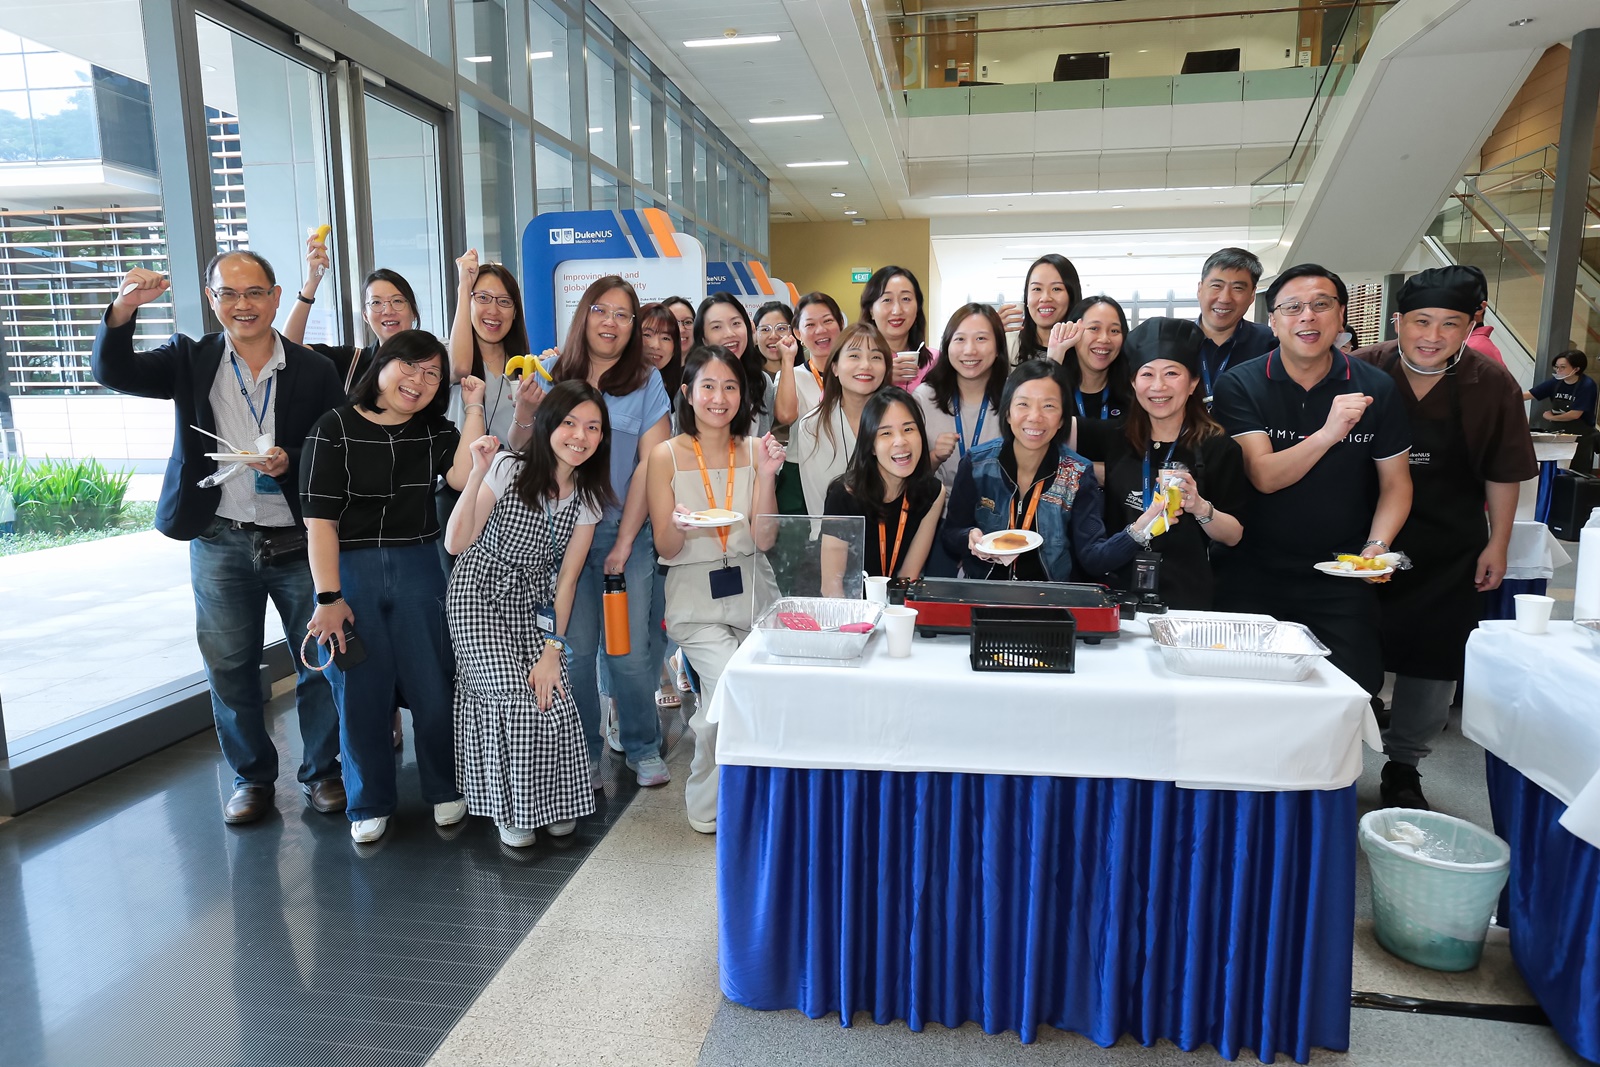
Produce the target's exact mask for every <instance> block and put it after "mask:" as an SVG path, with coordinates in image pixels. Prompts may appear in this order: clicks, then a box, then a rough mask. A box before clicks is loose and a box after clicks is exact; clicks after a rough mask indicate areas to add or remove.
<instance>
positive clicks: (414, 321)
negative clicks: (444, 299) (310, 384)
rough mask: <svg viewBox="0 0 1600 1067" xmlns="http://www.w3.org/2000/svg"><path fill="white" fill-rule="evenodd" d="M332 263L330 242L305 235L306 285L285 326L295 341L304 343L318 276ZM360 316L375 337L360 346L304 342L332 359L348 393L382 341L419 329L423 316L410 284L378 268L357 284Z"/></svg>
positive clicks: (369, 363) (287, 333)
mask: <svg viewBox="0 0 1600 1067" xmlns="http://www.w3.org/2000/svg"><path fill="white" fill-rule="evenodd" d="M331 265H332V260H331V259H330V258H329V256H328V246H327V244H326V243H324V242H323V241H320V240H318V239H317V238H316V237H308V238H306V283H305V284H304V285H302V286H301V287H300V296H299V298H298V299H296V300H295V302H294V305H293V306H292V307H291V308H290V309H289V320H288V321H287V322H285V323H284V324H283V336H284V337H285V339H287V340H290V341H293V342H294V343H295V344H297V345H298V344H304V343H305V336H306V322H307V320H308V319H310V317H311V307H312V305H313V304H315V303H316V295H317V288H318V287H319V286H320V285H322V276H323V274H324V273H326V271H327V270H328V268H329V267H330V266H331ZM361 317H362V320H363V321H365V322H366V324H367V329H368V330H371V331H372V336H373V341H372V343H371V344H368V345H366V346H364V347H362V348H357V347H356V346H355V345H324V344H316V345H306V347H307V348H310V349H311V350H312V351H314V352H321V353H322V354H323V355H325V356H327V357H328V358H329V359H331V360H333V364H334V366H336V367H338V368H339V377H340V378H342V379H343V380H344V388H345V392H349V391H350V387H351V386H353V385H354V384H355V382H356V379H357V378H360V377H361V375H362V373H363V372H364V371H365V370H366V369H367V368H368V367H369V366H371V365H372V357H373V355H375V354H376V353H377V351H378V346H379V345H381V344H383V343H384V342H385V341H387V340H388V339H389V338H391V337H393V336H394V335H395V334H397V333H400V332H401V331H402V330H419V329H421V328H422V319H421V317H420V313H419V311H418V309H417V297H416V294H415V293H413V292H412V291H411V283H410V282H408V281H406V280H405V279H404V278H403V277H401V276H400V275H399V274H396V273H395V272H394V271H392V270H388V269H386V268H383V267H379V268H378V269H377V270H375V271H373V272H372V273H371V274H369V275H367V277H366V280H365V281H364V282H362V285H361Z"/></svg>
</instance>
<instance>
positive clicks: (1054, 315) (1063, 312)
mask: <svg viewBox="0 0 1600 1067" xmlns="http://www.w3.org/2000/svg"><path fill="white" fill-rule="evenodd" d="M1022 290H1023V293H1022V296H1023V305H1022V323H1021V329H1019V330H1018V331H1017V362H1018V363H1022V362H1024V361H1025V360H1030V359H1044V358H1049V359H1053V360H1055V361H1056V362H1057V363H1060V362H1061V361H1062V356H1063V353H1064V352H1065V351H1066V347H1067V346H1066V345H1065V344H1062V343H1059V342H1058V343H1057V344H1056V345H1054V346H1052V345H1051V343H1050V331H1051V330H1053V329H1055V327H1056V324H1057V323H1061V322H1065V321H1067V315H1068V312H1070V311H1071V309H1072V308H1073V306H1074V305H1076V304H1077V303H1078V301H1080V300H1082V299H1083V285H1082V283H1081V282H1079V281H1078V268H1076V267H1074V266H1073V265H1072V260H1070V259H1068V258H1067V257H1066V256H1060V255H1057V254H1056V253H1054V252H1049V253H1046V254H1045V255H1042V256H1040V257H1039V258H1038V259H1036V260H1034V261H1033V266H1031V267H1029V268H1028V273H1027V275H1026V277H1025V278H1024V280H1023V283H1022Z"/></svg>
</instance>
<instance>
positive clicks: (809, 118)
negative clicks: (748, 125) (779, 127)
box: [749, 115, 823, 124]
mask: <svg viewBox="0 0 1600 1067" xmlns="http://www.w3.org/2000/svg"><path fill="white" fill-rule="evenodd" d="M822 117H823V116H821V115H768V116H766V117H764V118H759V119H750V120H749V121H750V122H752V123H757V124H759V123H763V122H816V121H818V120H819V119H821V118H822Z"/></svg>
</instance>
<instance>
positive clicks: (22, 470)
mask: <svg viewBox="0 0 1600 1067" xmlns="http://www.w3.org/2000/svg"><path fill="white" fill-rule="evenodd" d="M132 478H133V472H132V471H126V470H125V471H118V472H116V473H113V472H111V471H108V470H106V468H105V466H104V465H103V464H102V463H101V462H100V461H99V460H97V459H77V460H73V459H59V460H58V459H48V458H46V459H45V460H44V461H43V462H41V463H38V464H36V465H34V466H32V467H30V466H28V464H27V463H25V462H23V461H22V460H20V459H16V458H12V459H8V460H6V462H5V464H4V465H3V466H0V487H4V488H5V489H6V490H7V491H8V492H9V493H10V494H11V499H12V502H13V504H15V506H16V509H17V532H18V533H48V534H62V533H70V532H72V531H74V530H98V529H103V528H104V527H107V526H112V525H115V524H116V521H117V516H119V515H120V514H121V513H122V503H123V499H124V498H125V497H126V496H127V494H128V483H129V481H131V480H132Z"/></svg>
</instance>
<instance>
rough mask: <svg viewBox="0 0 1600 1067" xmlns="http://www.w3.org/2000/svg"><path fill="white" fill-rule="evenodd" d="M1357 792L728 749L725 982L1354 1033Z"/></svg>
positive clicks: (1077, 1015)
mask: <svg viewBox="0 0 1600 1067" xmlns="http://www.w3.org/2000/svg"><path fill="white" fill-rule="evenodd" d="M1355 854H1356V793H1355V787H1354V786H1351V787H1349V788H1346V789H1338V790H1328V791H1308V792H1297V793H1256V792H1231V791H1224V790H1190V789H1179V788H1177V787H1176V786H1174V785H1172V784H1170V783H1163V782H1144V781H1131V780H1127V779H1088V778H1048V777H1024V776H1009V775H967V774H944V773H895V772H887V771H827V770H801V769H788V768H779V767H741V766H724V767H723V768H722V769H721V794H720V799H719V803H718V815H717V897H718V926H719V931H720V945H719V951H718V955H719V963H720V969H721V976H722V990H723V992H724V993H725V994H726V995H727V996H728V997H729V999H731V1000H733V1001H736V1002H737V1003H739V1004H743V1005H746V1006H747V1007H751V1008H757V1009H762V1010H776V1009H781V1008H797V1009H799V1010H800V1011H802V1012H804V1013H805V1014H806V1015H808V1016H810V1017H811V1018H813V1019H815V1018H819V1017H821V1016H822V1015H824V1014H826V1013H828V1012H835V1011H836V1012H838V1013H839V1014H840V1018H841V1021H842V1022H843V1024H844V1025H846V1026H848V1025H850V1023H851V1019H852V1016H853V1015H854V1014H855V1013H856V1012H866V1013H868V1014H870V1015H871V1017H872V1018H873V1019H874V1020H875V1021H877V1022H879V1023H886V1022H889V1021H890V1020H893V1019H903V1020H905V1021H906V1023H907V1024H909V1025H910V1027H911V1029H913V1030H921V1029H922V1028H923V1026H924V1025H925V1024H926V1023H927V1022H929V1021H933V1022H937V1023H940V1024H942V1025H944V1026H948V1027H956V1026H959V1025H961V1024H962V1023H964V1022H967V1021H969V1020H971V1021H975V1022H977V1023H979V1024H981V1025H982V1027H983V1029H984V1030H985V1031H986V1032H988V1033H991V1034H993V1033H999V1032H1001V1031H1004V1030H1014V1031H1016V1032H1017V1033H1018V1035H1020V1036H1021V1038H1022V1040H1023V1041H1024V1042H1031V1041H1033V1040H1034V1039H1035V1037H1036V1035H1037V1032H1038V1027H1039V1025H1040V1024H1041V1023H1046V1024H1049V1025H1050V1026H1054V1027H1056V1028H1058V1029H1062V1030H1071V1031H1075V1032H1077V1033H1080V1034H1083V1035H1084V1036H1086V1037H1088V1038H1089V1039H1090V1040H1092V1041H1094V1042H1096V1043H1097V1044H1099V1045H1102V1046H1110V1045H1112V1044H1113V1043H1115V1042H1116V1041H1117V1039H1118V1038H1119V1037H1121V1036H1122V1035H1123V1034H1131V1035H1133V1036H1134V1037H1135V1038H1137V1039H1138V1040H1139V1041H1140V1042H1142V1043H1143V1044H1145V1045H1149V1044H1151V1043H1152V1042H1154V1041H1156V1040H1157V1039H1158V1038H1165V1039H1167V1040H1169V1041H1172V1042H1173V1043H1174V1044H1176V1045H1178V1046H1179V1047H1180V1048H1183V1049H1186V1050H1189V1049H1195V1048H1198V1047H1199V1046H1201V1045H1203V1044H1207V1043H1209V1044H1211V1045H1213V1046H1215V1047H1216V1049H1217V1050H1218V1051H1219V1052H1221V1053H1222V1055H1224V1056H1226V1057H1228V1058H1229V1059H1233V1058H1235V1057H1237V1056H1238V1055H1239V1053H1240V1052H1241V1050H1244V1049H1253V1050H1255V1051H1256V1052H1257V1053H1258V1054H1259V1056H1260V1058H1261V1059H1262V1061H1263V1062H1271V1060H1272V1059H1273V1058H1274V1056H1275V1055H1276V1054H1277V1053H1279V1052H1288V1053H1290V1054H1291V1055H1293V1056H1294V1058H1295V1059H1296V1060H1299V1061H1300V1062H1305V1061H1306V1059H1307V1058H1308V1057H1309V1056H1310V1053H1311V1049H1312V1048H1313V1047H1321V1048H1328V1049H1338V1050H1343V1049H1346V1048H1348V1046H1349V1040H1350V979H1351V960H1352V954H1353V943H1354V914H1355Z"/></svg>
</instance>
